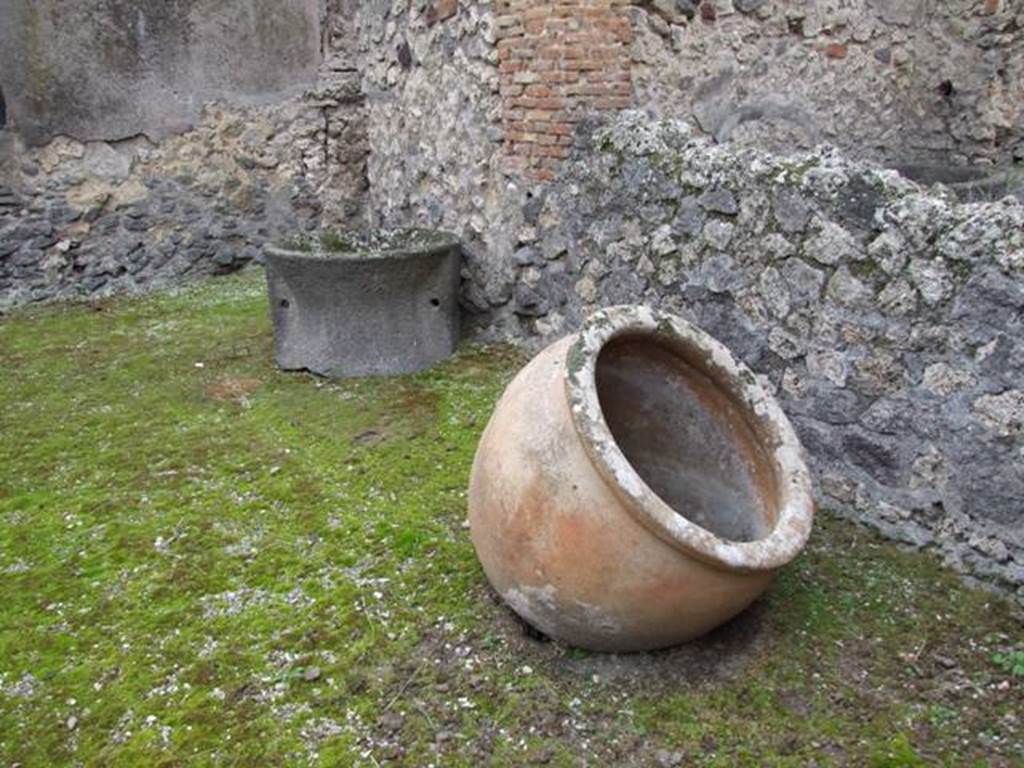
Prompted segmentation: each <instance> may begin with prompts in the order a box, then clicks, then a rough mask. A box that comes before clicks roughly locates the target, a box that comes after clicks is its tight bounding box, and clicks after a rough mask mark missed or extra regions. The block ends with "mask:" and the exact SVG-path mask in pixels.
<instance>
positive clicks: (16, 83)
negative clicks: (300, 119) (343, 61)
mask: <svg viewBox="0 0 1024 768" xmlns="http://www.w3.org/2000/svg"><path fill="white" fill-rule="evenodd" d="M320 55H321V54H320V9H319V2H318V0H10V2H5V3H3V4H0V81H2V82H0V86H2V88H3V91H4V94H5V98H6V101H7V107H8V121H9V122H10V123H11V125H12V126H13V127H14V128H15V129H17V130H18V131H19V133H21V134H22V135H23V136H24V137H25V138H26V140H27V141H29V143H32V144H42V143H45V142H46V141H48V140H50V139H52V138H53V137H54V136H57V135H61V134H64V135H68V136H72V137H74V138H77V139H80V140H89V139H104V140H116V139H122V138H126V137H129V136H134V135H138V134H145V135H147V136H149V137H150V138H158V137H161V136H164V135H167V134H169V133H173V132H176V131H179V130H182V129H184V128H187V127H189V126H190V125H191V124H192V123H193V122H194V120H195V117H196V115H197V113H198V110H199V108H200V107H201V106H202V104H203V102H205V101H208V100H211V99H228V100H235V101H244V102H257V101H261V100H263V99H266V98H270V97H275V96H278V95H280V94H282V93H284V92H287V91H290V90H292V89H293V88H296V87H301V86H302V85H304V84H308V83H309V82H311V81H312V79H313V77H314V75H315V73H316V68H317V65H318V64H319V61H320Z"/></svg>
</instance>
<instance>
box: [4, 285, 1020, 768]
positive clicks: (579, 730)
mask: <svg viewBox="0 0 1024 768" xmlns="http://www.w3.org/2000/svg"><path fill="white" fill-rule="evenodd" d="M265 302H266V300H265V297H264V286H263V283H262V278H261V276H260V275H259V274H257V273H249V274H246V275H242V276H238V277H232V278H223V279H218V280H213V281H209V282H206V283H203V284H200V285H197V286H194V287H191V288H188V289H183V290H180V291H177V292H174V293H168V294H154V295H151V296H148V297H144V298H124V299H117V300H111V301H105V302H102V303H95V304H85V305H57V306H49V307H44V308H36V309H29V310H22V311H17V312H14V313H11V314H9V315H7V316H5V317H3V318H0V435H2V439H0V579H2V581H0V583H2V584H3V591H2V595H3V600H2V602H0V765H5V766H16V765H20V766H26V767H27V766H54V765H84V766H106V765H111V766H115V765H116V766H134V765H144V766H186V765H187V766H206V765H239V766H251V765H262V766H272V765H324V766H345V765H364V766H383V765H410V766H427V765H435V766H479V765H496V766H519V765H551V766H576V765H590V766H736V765H747V766H812V765H837V766H846V765H848V766H864V765H870V766H916V765H948V766H1020V765H1024V757H1022V756H1024V707H1022V703H1024V696H1022V690H1024V688H1022V686H1024V631H1022V626H1021V623H1020V616H1019V613H1015V611H1017V610H1019V609H1016V608H1014V607H1013V606H1012V605H1010V604H1009V603H1008V602H1006V601H1004V600H1003V599H1001V598H999V597H995V596H993V595H990V594H987V593H985V592H980V591H975V590H972V589H969V588H967V587H965V586H964V585H963V584H962V583H961V581H960V580H959V579H958V578H957V576H956V575H955V574H953V573H951V572H949V571H947V570H945V569H944V568H943V567H942V565H941V564H940V563H939V562H937V561H936V560H935V559H934V558H933V557H932V556H931V555H930V554H929V553H927V552H906V551H902V550H900V549H899V548H897V547H896V546H894V545H892V544H889V543H886V542H884V541H882V540H881V539H880V538H878V537H877V536H876V535H875V534H874V533H872V532H870V531H868V530H866V529H863V528H861V527H858V526H856V525H854V524H852V523H850V522H846V521H843V520H840V519H838V518H836V517H834V516H832V515H830V514H829V513H828V512H827V511H823V512H822V513H821V514H820V515H819V517H818V520H817V524H816V528H815V532H814V534H813V536H812V540H811V543H810V545H809V547H808V549H807V551H806V552H805V553H804V554H803V555H802V556H801V557H800V558H799V559H798V560H797V561H796V562H795V563H793V564H792V565H791V566H789V567H787V568H786V569H784V570H783V571H782V573H781V574H780V576H779V578H778V579H777V581H776V583H775V585H774V586H773V588H772V589H771V590H770V591H769V592H768V593H767V594H766V596H765V597H764V598H763V599H761V600H760V601H758V603H756V604H755V605H754V606H753V607H752V608H751V609H750V610H748V611H747V612H745V613H744V614H742V615H741V616H740V617H738V618H737V619H735V620H734V621H733V622H731V623H729V624H728V625H726V626H724V627H722V628H720V629H719V630H717V631H716V632H714V633H712V634H711V635H709V636H707V637H705V638H703V639H701V640H699V641H697V642H694V643H691V644H688V645H685V646H683V647H680V648H678V649H675V650H669V651H664V652H660V653H653V654H638V655H623V656H608V655H596V654H589V653H586V652H584V651H580V650H578V649H573V648H569V647H565V646H563V645H560V644H558V643H555V642H550V641H548V640H546V639H545V638H542V637H539V636H538V635H537V634H536V633H534V632H532V631H531V630H530V629H529V628H528V627H525V626H524V625H523V624H522V623H520V622H519V621H518V620H517V619H516V618H515V617H514V616H513V615H512V614H511V613H510V612H509V611H508V610H507V609H506V608H505V607H504V606H503V605H501V604H500V601H498V600H497V599H496V597H495V595H494V594H493V593H492V592H491V591H490V589H489V588H488V586H487V583H486V580H485V579H484V576H483V574H482V572H481V570H480V567H479V565H478V563H477V561H476V559H475V556H474V553H473V549H472V546H471V544H470V542H469V538H468V535H467V533H468V532H467V531H466V529H465V527H464V519H465V488H466V483H467V479H468V474H469V468H470V464H471V462H472V458H473V452H474V450H475V447H476V441H477V439H478V437H479V434H480V431H481V430H482V429H483V427H484V425H485V423H486V420H487V418H488V416H489V414H490V411H491V409H492V408H493V405H494V403H495V401H496V399H497V397H498V396H499V394H500V393H501V391H502V389H503V388H504V386H505V384H506V383H507V382H508V381H509V380H510V378H511V377H512V376H513V375H514V373H515V371H516V370H517V369H518V368H519V367H520V366H521V365H522V363H523V362H524V358H523V356H522V354H521V353H519V352H517V351H515V350H512V349H509V348H496V347H491V348H483V347H473V346H467V347H465V348H463V349H462V350H461V351H460V352H459V354H458V355H457V356H456V357H454V358H453V359H452V360H450V361H448V362H447V363H445V364H443V365H440V366H438V367H436V368H435V369H433V370H430V371H427V372H424V373H422V374H418V375H415V376H407V377H400V378H393V379H378V380H360V381H336V382H328V381H324V380H320V379H316V378H314V377H312V376H308V375H303V374H285V373H282V372H279V371H277V370H276V369H275V368H274V366H273V362H272V356H271V345H272V342H271V332H270V325H269V322H268V318H267V310H266V303H265Z"/></svg>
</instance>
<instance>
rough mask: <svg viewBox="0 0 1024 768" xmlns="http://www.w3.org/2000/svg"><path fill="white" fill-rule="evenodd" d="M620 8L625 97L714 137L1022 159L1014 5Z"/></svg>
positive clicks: (1023, 13)
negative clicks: (627, 58)
mask: <svg viewBox="0 0 1024 768" xmlns="http://www.w3.org/2000/svg"><path fill="white" fill-rule="evenodd" d="M637 5H638V7H637V8H635V9H634V10H633V22H634V30H635V40H634V44H633V49H632V58H633V81H634V84H635V92H636V93H635V102H636V104H637V105H639V106H642V107H644V108H646V109H648V110H649V111H650V112H651V113H652V114H653V115H656V116H664V117H672V118H683V117H685V118H687V119H691V120H693V121H695V122H696V123H697V124H698V125H699V126H700V127H701V129H702V130H703V131H704V132H706V133H708V134H710V135H713V136H714V137H715V138H716V139H717V140H718V141H719V142H724V141H731V142H734V143H740V144H744V145H755V146H760V147H762V148H770V149H774V150H782V151H790V150H793V149H800V148H811V147H813V146H814V145H815V144H817V143H819V142H825V143H829V144H832V145H834V146H837V147H840V148H841V149H843V150H845V151H847V152H848V153H849V154H851V155H852V156H854V157H858V158H862V159H870V160H873V161H875V162H879V163H882V164H886V165H895V164H900V165H902V164H908V163H913V164H926V165H927V164H938V165H941V166H945V165H950V164H953V165H964V164H982V163H988V164H993V163H994V164H1000V165H1006V164H1009V163H1011V162H1012V161H1013V160H1014V159H1015V158H1016V159H1017V160H1022V159H1024V34H1022V33H1021V30H1022V29H1024V7H1022V6H1021V4H1020V3H1018V2H1009V1H1007V0H951V1H948V2H947V1H945V0H944V1H943V2H939V1H938V0H899V2H894V1H893V0H842V1H841V2H840V1H839V0H797V1H796V2H793V1H792V0H695V1H693V2H675V1H674V0H672V1H671V2H670V1H669V0H651V1H650V2H640V3H638V4H637Z"/></svg>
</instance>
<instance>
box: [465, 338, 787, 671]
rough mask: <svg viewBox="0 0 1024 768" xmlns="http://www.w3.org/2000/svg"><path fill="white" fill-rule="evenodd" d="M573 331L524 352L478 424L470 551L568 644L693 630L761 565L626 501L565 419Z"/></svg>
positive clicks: (741, 593)
mask: <svg viewBox="0 0 1024 768" xmlns="http://www.w3.org/2000/svg"><path fill="white" fill-rule="evenodd" d="M574 341H575V337H568V338H565V339H563V340H561V341H559V342H556V343H555V344H553V345H551V346H550V347H548V348H547V349H545V350H544V351H543V352H541V353H540V354H539V355H538V356H537V357H535V358H534V359H533V360H532V361H531V362H530V363H529V364H528V365H527V366H526V367H525V368H524V369H523V370H522V371H521V372H520V373H519V375H518V376H517V377H516V378H515V379H514V380H513V382H512V383H511V384H510V385H509V387H508V389H507V390H506V391H505V393H504V395H503V396H502V398H501V400H500V402H499V404H498V406H497V408H496V410H495V412H494V414H493V416H492V418H491V420H490V423H489V424H488V426H487V428H486V430H485V431H484V434H483V437H482V439H481V442H480V446H479V449H478V451H477V454H476V459H475V461H474V464H473V471H472V476H471V480H470V487H469V522H470V528H471V535H472V539H473V544H474V546H475V547H476V551H477V554H478V556H479V558H480V562H481V563H482V565H483V567H484V571H485V572H486V574H487V577H488V579H489V580H490V582H491V584H492V585H493V586H494V588H495V589H496V590H497V591H498V592H499V593H500V594H501V596H502V597H503V598H504V599H505V601H506V602H507V603H508V604H509V605H510V606H511V607H512V608H513V610H515V611H516V612H517V613H518V614H519V615H520V616H522V618H524V619H525V620H526V621H527V622H529V623H530V624H531V625H533V626H535V627H536V628H538V629H540V630H541V631H543V632H544V633H545V634H548V635H551V636H553V637H556V638H559V639H561V640H564V641H566V642H568V643H570V644H572V645H575V646H579V647H583V648H589V649H593V650H601V651H639V650H650V649H655V648H662V647H666V646H670V645H674V644H677V643H680V642H683V641H685V640H689V639H691V638H694V637H697V636H699V635H701V634H704V633H705V632H707V631H709V630H710V629H712V628H714V627H715V626H717V625H719V624H721V623H722V622H724V621H726V620H727V619H729V618H731V617H732V616H734V615H736V614H737V613H739V612H740V611H742V610H743V609H744V608H745V607H746V606H748V605H749V604H750V603H751V602H752V601H753V600H754V599H755V598H756V597H757V596H758V595H759V594H760V593H761V592H762V591H763V590H764V589H765V588H766V587H767V586H768V584H769V583H770V581H771V578H772V572H773V571H772V569H770V568H768V569H753V570H751V569H734V568H727V567H723V566H722V565H720V564H716V563H710V562H707V559H706V558H701V557H698V556H695V555H694V554H693V553H689V552H686V551H681V550H680V548H679V547H678V546H676V545H674V544H672V543H670V542H667V541H665V540H664V538H663V537H661V536H659V535H656V533H655V532H653V531H652V530H650V527H649V526H646V525H644V524H642V522H641V521H640V520H639V519H638V518H637V516H636V515H634V514H633V513H632V512H631V511H630V509H629V508H628V502H627V500H625V499H624V498H623V494H622V493H621V489H620V488H617V487H616V484H615V483H614V482H613V481H610V480H609V479H608V478H607V477H606V476H605V475H604V474H602V473H601V472H600V471H598V468H597V467H595V465H594V462H593V461H592V458H591V455H590V454H589V453H588V451H587V450H586V448H585V444H584V440H583V439H582V438H581V435H580V434H579V431H578V430H577V428H576V425H575V423H574V420H573V416H572V413H571V409H570V403H569V399H568V397H567V394H566V379H567V376H569V375H570V371H569V370H568V366H569V365H570V362H571V361H570V358H571V354H570V348H571V346H572V345H573V342H574Z"/></svg>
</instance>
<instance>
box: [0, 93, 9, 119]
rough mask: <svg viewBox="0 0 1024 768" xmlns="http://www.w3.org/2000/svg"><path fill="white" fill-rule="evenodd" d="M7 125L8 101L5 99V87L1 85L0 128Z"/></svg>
mask: <svg viewBox="0 0 1024 768" xmlns="http://www.w3.org/2000/svg"><path fill="white" fill-rule="evenodd" d="M6 127H7V102H6V101H4V89H3V86H2V85H0V129H3V128H6Z"/></svg>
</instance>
